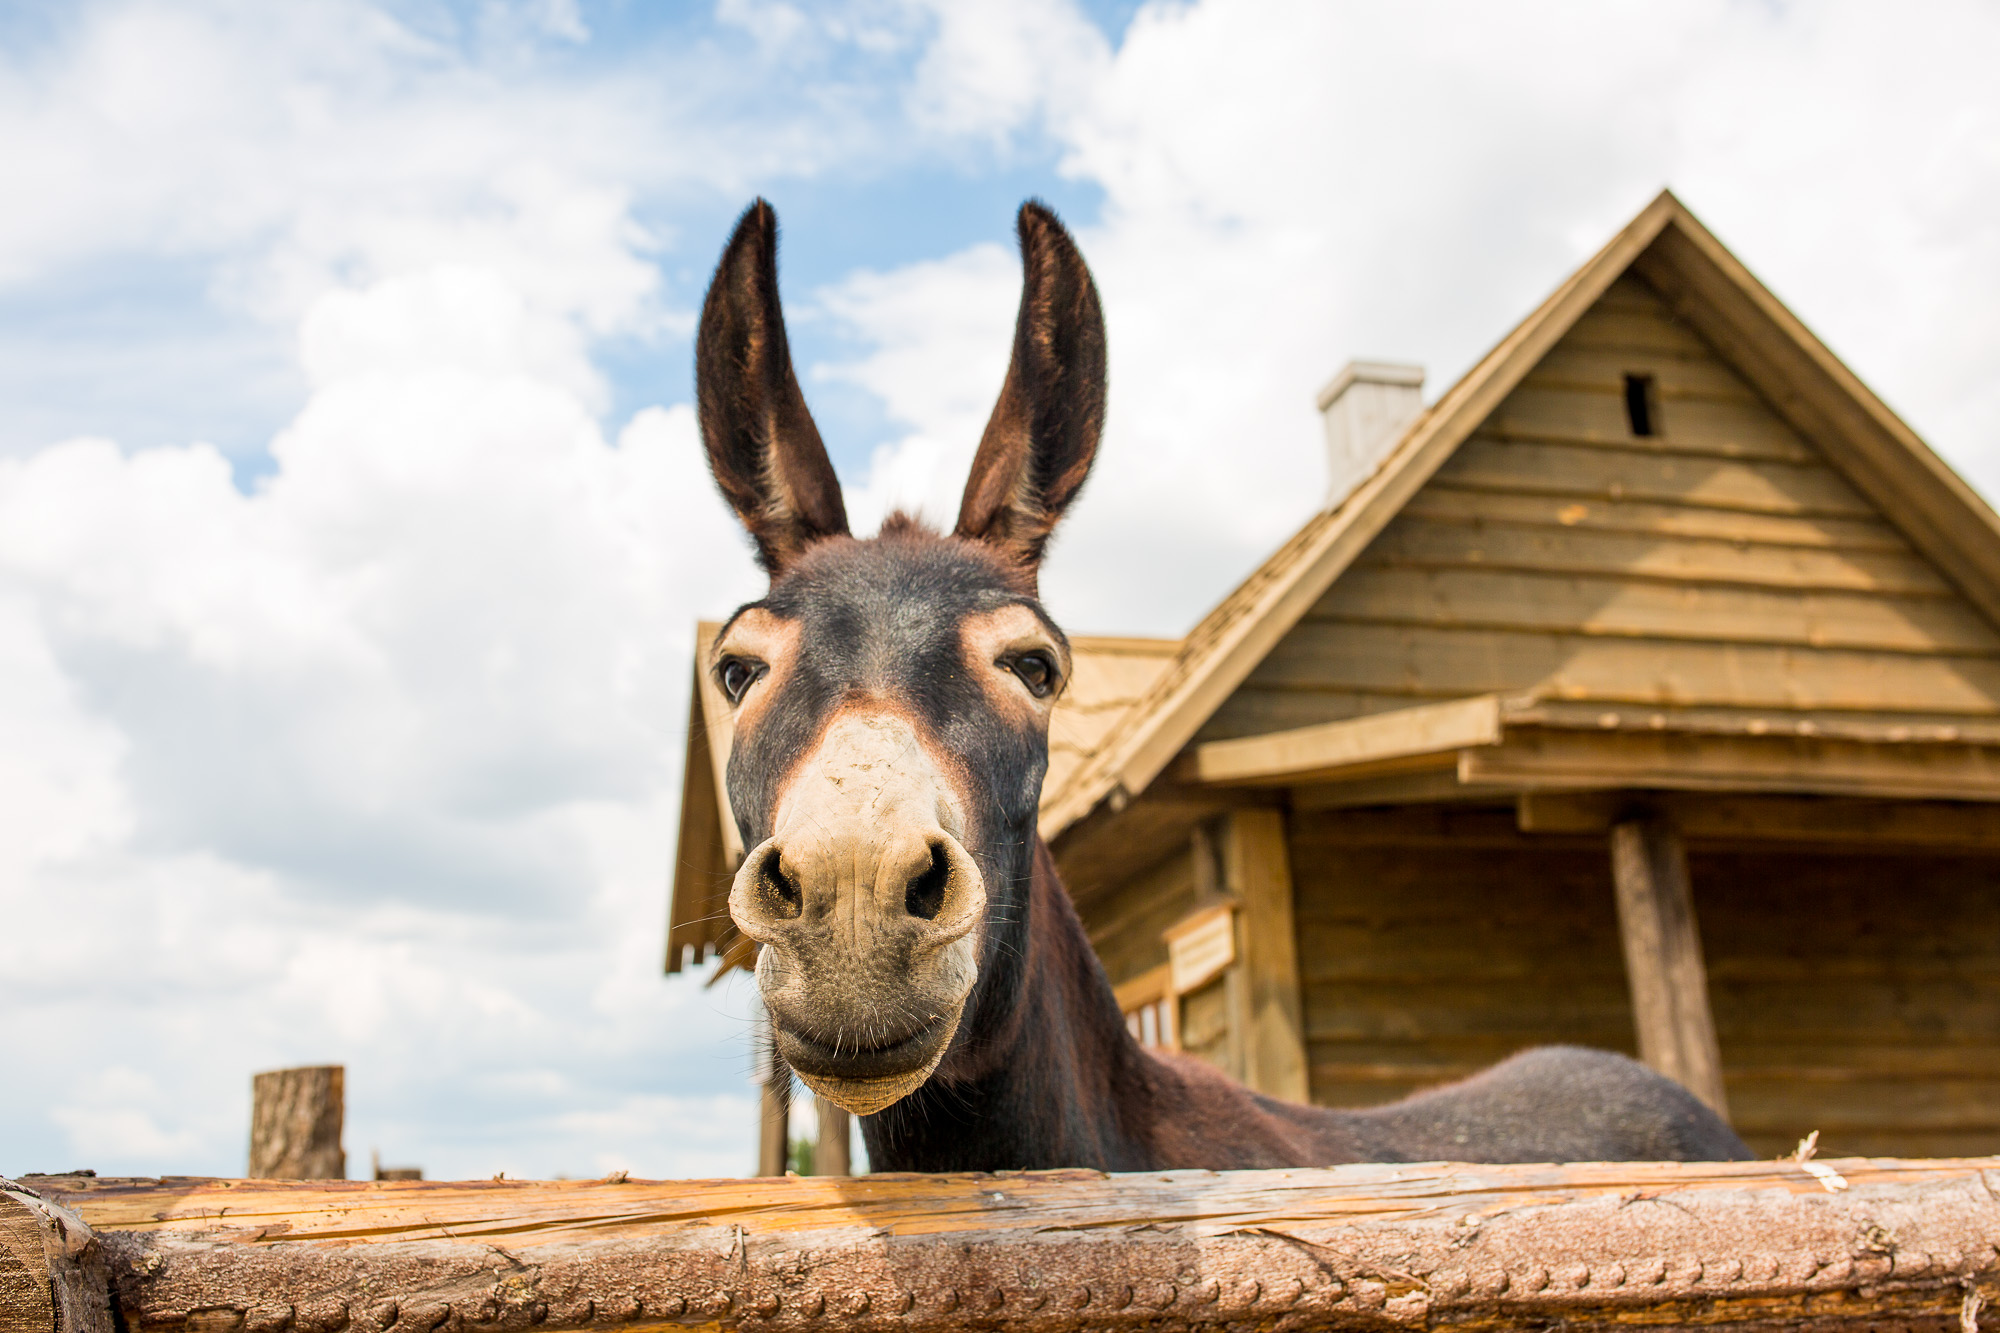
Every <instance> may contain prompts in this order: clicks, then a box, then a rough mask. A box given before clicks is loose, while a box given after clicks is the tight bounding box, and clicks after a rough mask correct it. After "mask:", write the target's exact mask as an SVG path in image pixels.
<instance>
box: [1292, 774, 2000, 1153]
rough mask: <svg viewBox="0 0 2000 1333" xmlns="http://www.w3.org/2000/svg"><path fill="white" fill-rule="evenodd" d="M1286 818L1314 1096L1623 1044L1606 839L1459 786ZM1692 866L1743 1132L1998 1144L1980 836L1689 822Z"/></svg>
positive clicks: (1387, 1089) (1868, 1148)
mask: <svg viewBox="0 0 2000 1333" xmlns="http://www.w3.org/2000/svg"><path fill="white" fill-rule="evenodd" d="M1292 830H1293V835H1292V836H1293V842H1292V861H1293V870H1294V874H1295V876H1296V879H1297V883H1298V886H1299V888H1298V901H1297V908H1296V910H1297V916H1298V922H1299V931H1300V940H1299V957H1300V965H1301V970H1302V973H1303V982H1304V989H1305V1006H1306V1033H1307V1042H1308V1050H1309V1053H1310V1059H1311V1064H1312V1093H1313V1099H1314V1100H1315V1101H1318V1102H1321V1103H1324V1104H1329V1105H1349V1106H1360V1105H1367V1104H1371V1103H1375V1102H1381V1101H1387V1100H1390V1099H1391V1098H1394V1097H1397V1096H1400V1095H1402V1094H1403V1093H1405V1092H1408V1091H1411V1090H1414V1089H1416V1088H1418V1087H1422V1086H1425V1085H1427V1084H1431V1083H1436V1082H1440V1081H1443V1080H1446V1079H1449V1078H1455V1077H1460V1076H1462V1075H1464V1074H1467V1073H1471V1072H1473V1071H1474V1070H1476V1069H1479V1068H1482V1067H1484V1066H1485V1065H1488V1064H1491V1063H1492V1062H1493V1061H1495V1060H1498V1059H1501V1058H1503V1057H1504V1056H1506V1055H1507V1054H1509V1053H1510V1052H1512V1051H1515V1050H1518V1049H1521V1048H1522V1047H1525V1046H1530V1045H1537V1044H1541V1043H1545V1042H1558V1041H1561V1042H1577V1043H1581V1044H1584V1045H1590V1046H1601V1047H1605V1048H1608V1049H1612V1050H1621V1051H1624V1052H1626V1053H1627V1054H1631V1053H1633V1045H1634V1043H1633V1030H1632V1017H1631V1006H1630V1001H1629V999H1628V997H1627V992H1626V983H1625V975H1624V970H1623V965H1622V963H1621V961H1620V956H1619V944H1618V934H1617V917H1616V911H1615V908H1614V905H1613V896H1612V886H1611V873H1610V860H1609V853H1608V851H1607V849H1606V844H1605V842H1604V840H1603V839H1601V838H1594V837H1568V836H1550V835H1528V834H1522V833H1520V832H1518V831H1517V830H1516V828H1515V825H1514V818H1513V814H1512V812H1511V811H1510V810H1504V809H1491V810H1484V809H1477V808H1457V809H1449V808H1438V807H1432V808H1412V809H1390V810H1365V811H1326V812H1318V813H1304V812H1301V813H1295V814H1294V816H1293V819H1292ZM1689 873H1690V877H1691V879H1692V881H1693V885H1694V900H1695V911H1696V915H1697V917H1698V918H1699V921H1700V926H1701V934H1702V947H1703V951H1704V953H1705V954H1706V956H1707V962H1708V975H1709V987H1710V997H1711V1000H1712V1002H1713V1005H1714V1011H1715V1019H1716V1027H1717V1031H1718V1035H1719V1037H1720V1040H1721V1046H1722V1062H1723V1073H1724V1082H1725V1085H1726V1088H1727V1092H1728V1098H1729V1105H1730V1109H1731V1112H1732V1115H1733V1117H1734V1121H1735V1123H1736V1126H1737V1129H1738V1131H1739V1132H1740V1133H1742V1134H1743V1136H1744V1137H1745V1138H1746V1139H1747V1140H1748V1141H1749V1143H1750V1145H1751V1147H1752V1148H1753V1149H1755V1150H1756V1151H1757V1152H1759V1153H1760V1154H1766V1155H1776V1154H1778V1153H1780V1152H1788V1151H1790V1150H1791V1148H1792V1147H1793V1146H1794V1145H1796V1143H1797V1142H1798V1140H1799V1138H1800V1137H1802V1136H1803V1135H1804V1134H1805V1133H1806V1132H1807V1131H1809V1130H1812V1129H1818V1130H1820V1131H1821V1143H1822V1144H1823V1145H1824V1148H1825V1150H1826V1151H1827V1152H1829V1153H1833V1154H1859V1155H1868V1156H1877V1155H1894V1156H1909V1157H1928V1156H1950V1155H1954V1154H1960V1153H1974V1152H1993V1151H1996V1150H2000V895H1996V894H1995V893H1994V891H1993V889H1994V886H1995V885H1996V884H2000V857H1995V856H1992V855H1985V856H1974V855H1961V856H1926V855H1915V854H1896V853H1888V852H1885V853H1880V854H1867V853H1856V852H1855V851H1854V850H1853V849H1844V850H1840V851H1837V852H1836V851H1829V852H1823V853H1813V852H1810V851H1793V850H1786V849H1776V848H1772V847H1770V846H1765V847H1763V848H1756V847H1753V846H1750V845H1747V844H1746V845H1737V846H1735V847H1731V846H1728V845H1724V844H1701V843H1696V844H1694V846H1693V849H1692V851H1691V854H1690V858H1689ZM1912 883H1921V884H1923V885H1924V894H1923V898H1922V901H1921V903H1920V904H1913V903H1912V900H1911V896H1910V894H1909V892H1908V888H1907V886H1908V885H1910V884H1912Z"/></svg>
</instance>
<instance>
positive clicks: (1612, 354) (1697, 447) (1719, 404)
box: [1198, 275, 2000, 740]
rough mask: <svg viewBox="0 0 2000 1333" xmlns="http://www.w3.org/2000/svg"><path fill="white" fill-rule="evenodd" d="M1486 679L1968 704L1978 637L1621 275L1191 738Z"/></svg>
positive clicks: (1713, 696)
mask: <svg viewBox="0 0 2000 1333" xmlns="http://www.w3.org/2000/svg"><path fill="white" fill-rule="evenodd" d="M1627 374H1644V375H1651V376H1652V377H1653V378H1654V381H1655V386H1656V391H1657V392H1656V397H1657V400H1658V417H1659V420H1658V428H1659V431H1660V433H1659V434H1657V435H1654V436H1650V437H1644V438H1641V437H1637V436H1634V435H1633V434H1632V433H1631V430H1630V425H1629V422H1628V421H1627V419H1626V415H1625V398H1624V377H1625V376H1626V375H1627ZM1489 692H1491V693H1505V694H1513V693H1525V692H1533V693H1536V694H1539V695H1541V696H1542V697H1545V698H1549V699H1557V700H1567V701H1576V702H1582V703H1591V702H1603V703H1606V704H1623V705H1648V706H1673V707H1681V708H1690V707H1703V708H1708V707H1713V708H1732V709H1756V710H1763V711H1766V712H1771V713H1796V712H1802V711H1826V710H1834V711H1842V712H1845V711H1854V712H1866V713H1870V714H1889V715H1894V714H1900V713H1908V714H1912V715H1915V714H1924V715H1929V716H1936V715H1940V714H1943V715H1959V716H1964V717H1967V718H1973V717H1993V716H2000V634H1996V632H1995V629H1994V626H1993V625H1992V624H1991V622H1989V621H1988V620H1987V619H1986V618H1985V617H1984V616H1983V615H1982V614H1981V613H1980V612H1978V611H1977V610H1976V609H1974V608H1973V606H1972V605H1971V604H1970V603H1969V602H1968V601H1966V600H1965V599H1964V598H1963V597H1962V596H1961V595H1960V594H1959V592H1958V591H1957V589H1956V588H1955V587H1954V586H1953V585H1952V584H1951V583H1950V581H1949V580H1947V579H1946V578H1945V577H1944V576H1943V575H1942V574H1940V573H1939V572H1938V570H1937V569H1936V567H1935V566H1933V565H1932V564H1931V563H1930V562H1929V561H1927V560H1926V559H1925V558H1924V557H1923V556H1921V555H1919V554H1918V553H1917V551H1916V550H1915V548H1914V547H1913V546H1912V545H1911V544H1910V543H1909V542H1908V541H1907V540H1906V539H1905V538H1904V536H1903V535H1902V534H1901V533H1899V532H1898V531H1897V530H1896V529H1895V528H1894V527H1893V526H1892V525H1891V524H1889V523H1887V522H1885V521H1884V519H1883V518H1882V516H1881V515H1880V514H1879V513H1877V512H1876V511H1875V510H1874V509H1873V508H1872V507H1871V506H1870V505H1869V504H1868V503H1867V502H1866V501H1865V500H1863V499H1862V498H1861V496H1860V495H1859V494H1858V493H1857V492H1856V491H1855V490H1854V489H1853V487H1851V486H1850V485H1848V483H1847V482H1846V481H1845V480H1844V479H1843V478H1842V477H1841V476H1840V475H1839V474H1838V473H1837V472H1836V471H1835V470H1834V469H1833V468H1832V467H1830V466H1828V464H1827V463H1826V461H1825V459H1824V458H1823V457H1822V456H1821V454H1820V452H1819V450H1818V449H1817V448H1816V447H1815V446H1814V445H1813V444H1812V442H1811V441H1809V440H1807V439H1805V438H1804V437H1802V436H1800V435H1799V434H1798V432H1796V431H1795V430H1793V429H1792V428H1791V427H1790V426H1789V425H1787V424H1786V423H1785V422H1784V421H1783V420H1782V419H1780V418H1779V417H1778V415H1777V414H1776V413H1774V412H1773V411H1771V409H1770V408H1769V406H1768V405H1766V404H1765V403H1764V402H1763V400H1761V399H1760V398H1759V397H1758V396H1757V394H1756V393H1755V392H1754V391H1753V390H1752V389H1751V388H1750V387H1749V385H1748V383H1747V382H1745V381H1744V380H1743V379H1742V378H1741V377H1739V376H1738V375H1737V374H1736V373H1735V371H1733V370H1732V369H1731V368H1730V367H1729V366H1728V365H1727V364H1726V363H1725V362H1724V361H1723V360H1722V359H1721V358H1720V357H1719V356H1718V355H1717V354H1716V353H1715V352H1714V351H1713V350H1712V349H1711V348H1710V347H1709V346H1708V345H1707V344H1706V343H1705V342H1703V341H1702V340H1701V339H1700V338H1699V337H1698V336H1696V335H1695V334H1694V333H1693V332H1692V331H1691V330H1689V329H1688V328H1686V327H1685V326H1684V325H1682V324H1680V323H1679V322H1678V321H1677V320H1676V319H1675V318H1674V317H1673V315H1672V314H1671V313H1670V312H1669V311H1668V310H1667V309H1666V307H1665V306H1664V305H1663V304H1662V303H1661V302H1660V300H1659V299H1658V297H1657V296H1655V295H1654V293H1653V292H1652V290H1651V289H1650V288H1649V287H1647V286H1646V285H1645V284H1644V282H1643V281H1641V280H1640V279H1638V278H1636V277H1633V276H1631V275H1627V276H1626V277H1624V278H1621V279H1620V280H1619V281H1618V283H1617V284H1615V285H1614V286H1613V288H1612V289H1611V291H1610V292H1608V293H1607V294H1606V296H1605V297H1604V298H1603V299H1602V301H1600V303H1599V304H1598V306H1597V307H1595V308H1594V309H1593V310H1592V311H1591V312H1590V313H1588V314H1586V315H1585V316H1584V317H1583V319H1582V320H1580V321H1579V322H1578V323H1577V325H1576V326H1575V328H1574V329H1572V331H1571V332H1570V333H1569V334H1568V335H1567V336H1566V337H1564V338H1563V340H1562V341H1561V342H1559V343H1558V344H1557V345H1556V347H1555V348H1554V349H1552V350H1551V352H1550V353H1549V355H1548V356H1547V357H1546V358H1544V360H1543V361H1542V363H1541V364H1540V365H1539V366H1538V367H1537V368H1536V369H1535V370H1534V371H1533V372H1531V373H1530V374H1529V375H1528V376H1527V377H1526V378H1525V379H1524V380H1523V381H1522V383H1521V385H1520V386H1519V387H1518V388H1517V389H1516V390H1515V391H1514V392H1513V393H1512V394H1510V395H1509V396H1508V397H1507V399H1506V400H1505V401H1504V402H1502V404H1501V405H1500V407H1499V408H1498V409H1496V410H1495V411H1494V413H1493V414H1492V416H1491V417H1489V418H1488V419H1487V421H1486V422H1485V423H1484V424H1483V425H1482V426H1481V427H1480V429H1479V430H1478V431H1477V432H1476V433H1475V434H1474V435H1473V436H1472V438H1470V439H1469V440H1467V441H1466V443H1465V444H1464V445H1463V446H1462V447H1461V448H1460V449H1459V451H1458V452H1457V453H1456V454H1455V455H1454V456H1453V457H1452V458H1451V459H1450V460H1449V461H1448V462H1447V463H1446V464H1445V466H1444V467H1443V468H1442V469H1441V470H1440V471H1439V473H1438V474H1437V475H1436V476H1435V477H1434V478H1432V480H1431V481H1430V482H1428V483H1427V484H1426V485H1425V486H1424V488H1423V489H1422V490H1420V491H1419V492H1418V493H1417V495H1416V496H1415V497H1413V498H1412V500H1411V501H1410V502H1409V504H1408V505H1406V506H1405V507H1404V509H1403V510H1402V512H1401V513H1400V514H1398V516H1397V517H1396V518H1395V519H1394V520H1393V521H1392V522H1391V523H1390V524H1389V525H1388V527H1386V528H1385V529H1384V530H1383V531H1382V533H1381V535H1380V536H1378V537H1377V538H1376V539H1375V540H1374V541H1373V542H1372V543H1371V544H1370V545H1369V547H1368V549H1367V551H1366V552H1364V553H1363V555H1362V556H1361V558H1360V559H1359V560H1358V561H1356V562H1355V564H1354V565H1353V566H1352V567H1351V568H1349V569H1348V571H1347V572H1346V573H1345V574H1343V575H1342V576H1341V577H1340V578H1339V579H1338V580H1336V581H1335V583H1334V585H1333V587H1332V588H1331V589H1329V590H1328V591H1327V593H1326V594H1325V596H1324V597H1322V598H1321V599H1320V601H1319V602H1318V603H1317V604H1316V605H1315V606H1314V607H1313V609H1312V610H1311V611H1310V612H1309V613H1308V614H1307V615H1306V616H1305V618H1304V619H1302V620H1301V621H1300V622H1299V624H1298V625H1297V626H1296V627H1295V628H1294V629H1293V630H1292V632H1291V633H1290V634H1289V635H1288V636H1287V637H1286V638H1285V640H1284V641H1283V642H1281V643H1280V644H1279V645H1278V647H1277V648H1276V649H1274V650H1273V651H1272V652H1271V653H1270V654H1269V655H1268V656H1267V657H1266V658H1265V660H1264V661H1263V663H1262V664H1261V665H1260V666H1259V667H1258V668H1257V669H1256V670H1255V671H1254V672H1253V673H1252V674H1251V676H1250V677H1249V679H1248V680H1247V681H1246V682H1245V683H1244V685H1243V686H1242V687H1241V688H1239V689H1238V690H1237V692H1236V693H1235V695H1234V696H1232V697H1231V698H1230V699H1229V700H1228V701H1227V702H1226V703H1224V705H1223V706H1222V707H1221V708H1220V709H1219V710H1218V711H1217V712H1216V713H1215V715H1214V716H1213V717H1212V718H1211V719H1210V720H1209V722H1208V724H1207V725H1206V727H1205V728H1204V729H1203V731H1202V732H1201V734H1200V736H1199V738H1198V739H1200V740H1217V739H1223V738H1227V737H1232V736H1243V735H1256V734H1259V733H1261V732H1265V731H1269V730H1272V729H1274V728H1278V727H1299V726H1307V725H1311V724H1312V723H1315V722H1326V721H1333V720H1336V719H1339V718H1345V717H1353V716H1358V715H1360V714H1364V713H1369V712H1376V711H1383V710H1386V709H1391V708H1402V707H1407V706H1409V705H1411V704H1414V703H1422V702H1426V701H1431V700H1437V699H1449V698H1456V697H1462V696H1464V695H1468V694H1481V693H1489Z"/></svg>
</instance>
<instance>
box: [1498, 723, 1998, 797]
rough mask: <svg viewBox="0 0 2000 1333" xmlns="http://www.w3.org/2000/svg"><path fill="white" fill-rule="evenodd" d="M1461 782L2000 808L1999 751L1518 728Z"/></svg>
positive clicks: (1529, 787) (1524, 787)
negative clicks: (1984, 804)
mask: <svg viewBox="0 0 2000 1333" xmlns="http://www.w3.org/2000/svg"><path fill="white" fill-rule="evenodd" d="M1458 776H1459V779H1460V781H1462V782H1467V783H1473V784H1484V785H1489V786H1507V787H1512V788H1513V789H1515V790H1516V791H1526V790H1533V789H1536V788H1544V789H1548V788H1554V789H1579V788H1652V789H1659V790H1664V791H1729V792H1780V793H1791V794H1817V795H1826V796H1850V797H1857V798H1863V799H1887V798H1895V799H1906V800H1965V801H2000V748H1996V747H1994V746H1990V745H1932V744H1922V743H1918V742H1911V743H1909V744H1903V745H1881V744H1868V743H1857V742H1851V741H1842V740H1832V739H1825V738H1806V737H1798V736H1710V735H1694V736H1690V735H1676V734H1670V733H1667V732H1651V731H1641V732H1634V731H1616V730H1607V731H1602V732H1588V731H1576V730H1569V729H1564V728H1559V727H1518V728H1510V729H1509V730H1508V731H1507V735H1506V739H1505V740H1503V741H1502V742H1501V743H1500V744H1499V745H1493V746H1488V747H1486V748H1484V749H1478V750H1461V751H1460V752H1459V759H1458Z"/></svg>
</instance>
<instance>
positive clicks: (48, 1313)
mask: <svg viewBox="0 0 2000 1333" xmlns="http://www.w3.org/2000/svg"><path fill="white" fill-rule="evenodd" d="M109 1290H110V1288H109V1283H108V1281H107V1276H106V1270H105V1265H104V1255H103V1249H102V1247H101V1246H99V1245H98V1243H97V1239H96V1237H95V1236H94V1235H92V1233H91V1230H90V1228H89V1227H88V1226H86V1225H85V1224H84V1222H83V1220H82V1219H81V1218H79V1217H78V1216H77V1215H76V1214H75V1213H73V1212H71V1211H69V1210H68V1209H67V1208H63V1207H61V1206H59V1205H57V1204H55V1203H52V1202H50V1201H49V1200H47V1199H45V1198H43V1197H42V1196H41V1194H40V1192H39V1191H37V1190H35V1189H33V1188H30V1187H28V1186H26V1185H23V1184H21V1183H19V1182H18V1181H12V1180H4V1179H0V1330H5V1333H17V1330H18V1331H19V1333H58V1330H59V1331H60V1333H111V1310H110V1304H109Z"/></svg>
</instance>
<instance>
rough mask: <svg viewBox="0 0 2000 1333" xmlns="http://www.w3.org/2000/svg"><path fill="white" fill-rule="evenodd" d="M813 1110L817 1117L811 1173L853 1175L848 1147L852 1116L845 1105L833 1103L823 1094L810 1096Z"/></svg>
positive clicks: (850, 1142) (850, 1146)
mask: <svg viewBox="0 0 2000 1333" xmlns="http://www.w3.org/2000/svg"><path fill="white" fill-rule="evenodd" d="M813 1109H814V1111H815V1112H816V1113H817V1114H818V1116H819V1142H818V1143H816V1144H814V1145H813V1174H814V1175H816V1176H848V1175H852V1174H854V1166H853V1162H852V1161H851V1160H850V1158H849V1150H850V1149H851V1148H852V1146H853V1124H854V1119H853V1117H852V1116H850V1115H848V1113H847V1111H846V1108H844V1107H840V1106H836V1105H835V1104H834V1103H832V1102H830V1101H828V1100H827V1099H826V1098H824V1097H815V1098H814V1099H813Z"/></svg>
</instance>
